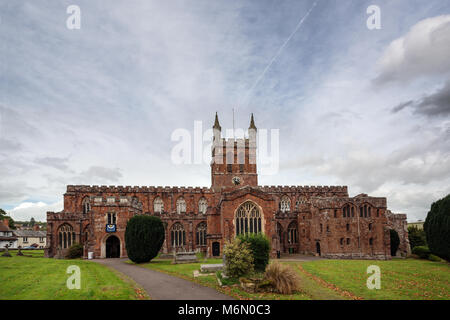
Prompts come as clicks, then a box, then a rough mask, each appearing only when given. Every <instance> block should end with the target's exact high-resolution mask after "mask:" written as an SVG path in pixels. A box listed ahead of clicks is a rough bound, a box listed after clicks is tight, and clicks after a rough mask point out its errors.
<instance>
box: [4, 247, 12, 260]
mask: <svg viewBox="0 0 450 320" xmlns="http://www.w3.org/2000/svg"><path fill="white" fill-rule="evenodd" d="M8 248H9V245H8V244H6V245H5V252H4V253H3V254H2V257H12V256H11V253H9V251H8Z"/></svg>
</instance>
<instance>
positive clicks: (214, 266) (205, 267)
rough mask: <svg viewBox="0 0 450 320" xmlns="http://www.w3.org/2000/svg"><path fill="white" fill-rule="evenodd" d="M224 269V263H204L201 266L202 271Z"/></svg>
mask: <svg viewBox="0 0 450 320" xmlns="http://www.w3.org/2000/svg"><path fill="white" fill-rule="evenodd" d="M222 269H223V264H221V263H218V264H202V265H201V266H200V271H201V272H216V271H221V270H222Z"/></svg>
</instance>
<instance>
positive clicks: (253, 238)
mask: <svg viewBox="0 0 450 320" xmlns="http://www.w3.org/2000/svg"><path fill="white" fill-rule="evenodd" d="M239 239H240V240H241V241H242V242H244V243H248V244H249V246H250V250H252V254H253V263H254V265H255V270H256V271H261V272H263V271H264V270H266V266H267V264H268V263H269V254H270V241H269V239H267V237H266V236H265V235H263V234H262V233H258V234H255V233H249V234H245V235H240V236H239Z"/></svg>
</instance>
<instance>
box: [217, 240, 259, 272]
mask: <svg viewBox="0 0 450 320" xmlns="http://www.w3.org/2000/svg"><path fill="white" fill-rule="evenodd" d="M223 252H224V254H225V273H226V275H227V276H229V277H231V278H239V277H242V276H244V275H247V274H250V273H252V272H253V269H254V265H253V255H252V251H251V250H250V245H249V244H248V243H245V242H242V241H241V240H240V239H239V238H235V239H234V240H233V241H232V242H227V243H226V246H225V249H224V250H223Z"/></svg>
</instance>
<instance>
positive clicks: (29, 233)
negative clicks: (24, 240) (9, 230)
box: [14, 230, 47, 238]
mask: <svg viewBox="0 0 450 320" xmlns="http://www.w3.org/2000/svg"><path fill="white" fill-rule="evenodd" d="M14 234H15V235H16V236H18V237H29V238H41V237H46V236H47V232H46V231H35V230H14Z"/></svg>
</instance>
